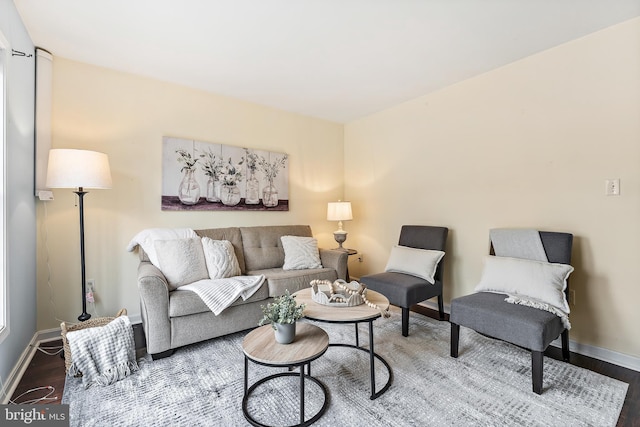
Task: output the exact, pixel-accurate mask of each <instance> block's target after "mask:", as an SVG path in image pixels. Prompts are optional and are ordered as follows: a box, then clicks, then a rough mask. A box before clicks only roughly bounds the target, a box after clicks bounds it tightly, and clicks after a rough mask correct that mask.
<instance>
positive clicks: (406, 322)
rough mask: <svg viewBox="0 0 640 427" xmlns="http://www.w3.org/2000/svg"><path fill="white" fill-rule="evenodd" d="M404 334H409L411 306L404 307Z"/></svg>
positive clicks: (406, 335) (404, 335) (405, 335)
mask: <svg viewBox="0 0 640 427" xmlns="http://www.w3.org/2000/svg"><path fill="white" fill-rule="evenodd" d="M402 336H403V337H408V336H409V307H402Z"/></svg>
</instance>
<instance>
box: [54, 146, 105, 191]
mask: <svg viewBox="0 0 640 427" xmlns="http://www.w3.org/2000/svg"><path fill="white" fill-rule="evenodd" d="M46 185H47V187H48V188H96V189H109V188H111V185H112V182H111V170H110V168H109V157H108V156H107V155H106V154H104V153H99V152H97V151H88V150H72V149H52V150H49V165H48V168H47V184H46Z"/></svg>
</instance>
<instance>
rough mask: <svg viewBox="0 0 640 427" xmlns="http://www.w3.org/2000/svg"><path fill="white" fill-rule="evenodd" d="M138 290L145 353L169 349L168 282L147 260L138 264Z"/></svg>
mask: <svg viewBox="0 0 640 427" xmlns="http://www.w3.org/2000/svg"><path fill="white" fill-rule="evenodd" d="M138 291H139V292H140V314H141V317H142V325H143V327H144V333H145V336H146V339H147V353H149V354H155V353H162V352H164V351H167V350H169V349H171V322H170V321H169V284H168V283H167V279H166V278H165V277H164V275H163V274H162V272H161V271H160V270H159V269H158V268H157V267H156V266H154V265H153V264H151V263H150V262H148V261H143V262H141V263H140V265H139V266H138Z"/></svg>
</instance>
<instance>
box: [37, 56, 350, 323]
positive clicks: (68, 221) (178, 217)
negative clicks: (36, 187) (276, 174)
mask: <svg viewBox="0 0 640 427" xmlns="http://www.w3.org/2000/svg"><path fill="white" fill-rule="evenodd" d="M53 54H54V56H55V52H53ZM163 136H173V137H179V138H186V139H194V140H198V141H203V142H212V143H220V144H227V145H235V146H239V147H249V148H254V149H256V150H266V151H274V152H281V153H287V154H288V155H289V170H288V171H287V172H286V173H288V174H289V196H290V197H289V207H290V210H289V211H288V212H248V211H247V212H236V211H226V212H220V211H215V212H214V211H210V212H167V211H164V212H163V211H161V209H160V197H161V187H162V137H163ZM52 146H53V147H54V148H81V149H90V150H97V151H102V152H105V153H107V154H108V155H109V160H110V163H111V172H112V176H113V189H111V190H94V191H90V192H89V194H87V195H86V196H85V203H84V206H85V222H86V224H85V240H86V256H87V260H86V266H87V278H93V279H95V280H96V295H97V297H98V300H99V303H98V304H97V309H98V314H100V315H110V314H111V315H112V314H114V313H116V312H117V311H118V310H119V309H120V308H122V307H125V308H127V310H128V312H129V314H130V315H134V316H135V315H137V314H139V300H138V289H137V285H136V277H137V274H136V273H137V266H138V256H137V255H136V254H132V253H128V252H126V251H125V248H126V246H127V244H128V243H129V241H130V240H131V238H132V237H133V236H134V235H135V234H136V233H137V232H139V231H141V230H142V229H144V228H150V227H191V228H194V229H198V228H211V227H226V226H250V225H262V224H273V225H275V224H309V225H311V228H312V230H313V232H314V235H315V236H316V237H318V239H319V243H320V245H321V246H323V247H334V246H335V242H334V241H333V236H332V234H331V232H332V231H333V229H334V227H335V224H334V223H330V222H327V221H326V209H327V202H329V201H332V200H338V199H339V198H342V196H343V194H342V191H343V186H342V181H343V169H344V168H343V165H344V162H343V155H344V154H343V126H342V125H340V124H336V123H332V122H327V121H323V120H317V119H312V118H307V117H304V116H300V115H296V114H291V113H287V112H283V111H279V110H275V109H271V108H266V107H262V106H259V105H255V104H250V103H247V102H242V101H238V100H234V99H230V98H226V97H222V96H217V95H212V94H208V93H205V92H202V91H197V90H193V89H189V88H185V87H181V86H177V85H173V84H168V83H163V82H160V81H156V80H151V79H147V78H142V77H137V76H134V75H130V74H125V73H120V72H115V71H110V70H107V69H104V68H100V67H95V66H90V65H87V64H82V63H78V62H74V61H70V60H67V59H64V58H60V57H56V58H55V60H54V69H53V143H52ZM54 194H55V200H54V201H52V202H47V205H46V207H47V211H46V215H45V211H44V207H43V206H42V205H41V206H40V209H39V212H38V219H39V220H38V227H39V232H38V233H39V234H38V235H39V236H40V238H39V240H38V242H39V247H38V328H39V329H45V328H51V327H55V326H58V325H59V320H56V318H55V317H57V318H58V319H60V320H70V321H73V320H74V319H75V318H76V317H77V316H78V315H79V314H80V312H81V308H80V304H81V297H82V296H81V291H80V286H81V283H80V255H79V234H78V228H79V225H78V210H77V208H76V207H75V206H74V195H73V193H72V192H71V191H70V190H62V189H58V190H54ZM45 235H47V236H48V239H47V244H46V245H45V241H44V236H45ZM47 246H48V258H49V267H50V271H51V277H50V284H51V287H49V286H48V283H47V274H48V271H49V270H48V269H47V261H46V258H47V251H46V247H47ZM50 300H51V301H53V304H51V301H50ZM52 308H54V309H55V317H54V314H52ZM90 312H91V311H90Z"/></svg>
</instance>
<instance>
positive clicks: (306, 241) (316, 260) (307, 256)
mask: <svg viewBox="0 0 640 427" xmlns="http://www.w3.org/2000/svg"><path fill="white" fill-rule="evenodd" d="M280 240H281V241H282V248H283V249H284V265H283V266H282V269H283V270H304V269H307V268H322V263H321V262H320V253H319V252H318V240H317V239H315V238H313V237H300V236H282V237H280Z"/></svg>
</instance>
